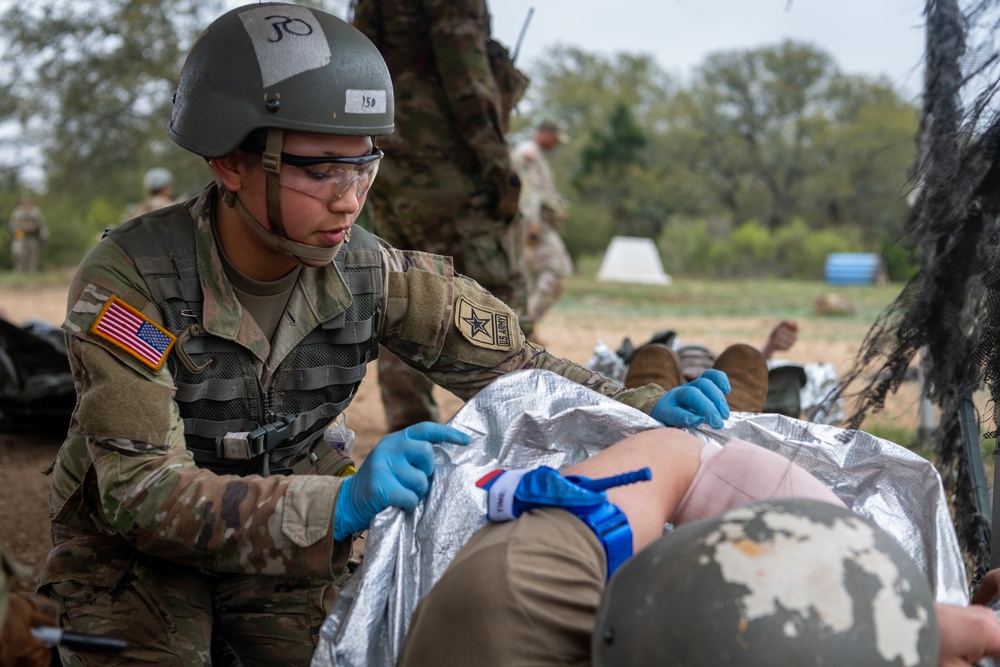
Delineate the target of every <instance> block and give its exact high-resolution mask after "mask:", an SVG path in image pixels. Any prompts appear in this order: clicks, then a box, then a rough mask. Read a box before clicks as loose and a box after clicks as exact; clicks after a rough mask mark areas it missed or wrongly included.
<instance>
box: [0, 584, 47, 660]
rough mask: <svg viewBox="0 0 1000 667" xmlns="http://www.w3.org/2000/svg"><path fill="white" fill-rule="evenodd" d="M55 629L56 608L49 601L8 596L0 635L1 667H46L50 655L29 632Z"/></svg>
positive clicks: (34, 596) (15, 594)
mask: <svg viewBox="0 0 1000 667" xmlns="http://www.w3.org/2000/svg"><path fill="white" fill-rule="evenodd" d="M58 625H59V615H58V608H57V607H56V605H55V603H54V602H52V600H49V599H48V598H46V597H42V596H41V595H23V594H21V593H11V595H10V600H9V602H8V605H7V616H6V618H5V619H4V623H3V631H2V632H0V665H23V666H24V667H49V664H50V663H51V662H52V652H51V650H50V649H48V648H46V646H45V644H43V643H42V642H41V640H39V639H36V638H35V637H34V636H33V635H32V634H31V628H35V627H40V626H58Z"/></svg>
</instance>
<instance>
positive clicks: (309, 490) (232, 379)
mask: <svg viewBox="0 0 1000 667" xmlns="http://www.w3.org/2000/svg"><path fill="white" fill-rule="evenodd" d="M215 202H216V189H215V186H209V187H208V188H207V189H206V190H205V192H203V193H202V195H201V196H200V197H198V198H197V199H194V200H191V201H189V202H187V203H185V204H183V205H178V206H175V207H171V208H167V209H163V210H161V211H157V212H154V213H152V214H149V215H148V216H144V217H142V218H140V219H138V220H136V221H133V222H131V223H129V224H127V225H125V226H123V227H122V228H119V229H118V230H115V232H113V233H111V234H110V235H109V236H108V237H107V238H105V239H104V240H103V241H102V242H101V243H99V244H98V245H97V246H96V247H95V248H94V249H93V250H92V251H91V252H90V254H89V255H88V256H87V257H86V258H85V259H84V261H83V263H82V264H81V266H80V269H79V271H78V273H77V276H76V278H75V280H74V282H73V285H72V286H71V288H70V294H69V300H68V314H67V318H66V321H65V323H64V325H63V326H64V329H65V331H66V334H67V339H68V349H69V356H70V363H71V366H72V369H73V373H74V378H75V381H76V385H77V407H76V411H75V413H74V417H73V421H72V423H71V426H70V433H69V434H68V436H67V439H66V441H65V443H64V445H63V447H62V449H61V450H60V452H59V455H58V458H57V460H56V463H55V465H54V468H53V477H52V483H51V502H52V511H53V535H54V541H55V542H56V546H57V549H56V550H54V551H53V554H54V555H53V556H50V559H49V562H48V563H47V564H46V569H47V573H45V572H43V576H42V577H41V580H42V581H43V583H44V580H46V579H52V578H58V577H59V576H60V572H63V573H65V572H68V571H71V570H72V569H74V568H75V567H76V565H75V564H74V563H73V562H70V560H72V558H71V550H69V549H66V550H65V552H66V553H67V556H66V562H64V563H60V562H59V556H58V553H59V549H58V547H59V544H60V543H66V542H70V541H72V540H74V539H77V538H81V539H82V538H84V537H89V536H99V535H100V536H104V537H105V538H107V539H112V540H114V541H115V542H116V543H117V544H118V545H119V546H120V547H121V546H130V547H131V548H135V549H138V550H140V551H142V552H145V553H147V554H150V555H153V556H158V557H161V558H166V559H170V560H174V561H177V562H181V563H184V564H188V565H191V566H193V567H198V568H202V569H205V570H208V571H212V572H230V573H243V574H254V573H261V574H280V575H286V576H303V577H321V578H328V577H331V576H332V573H333V572H334V571H335V569H339V567H341V566H342V565H343V563H344V561H346V558H347V555H348V553H349V545H347V544H341V543H335V542H334V539H333V530H332V522H333V512H334V507H335V505H336V500H337V493H338V492H339V489H340V484H341V483H342V478H341V477H337V476H336V473H337V472H338V471H339V470H341V469H342V468H343V467H344V466H345V465H346V464H347V463H349V461H347V460H346V459H344V458H343V457H342V456H339V455H337V454H336V453H335V452H331V451H323V449H324V448H323V446H322V445H323V441H322V439H321V438H320V437H319V436H320V435H321V434H322V431H323V429H324V428H325V426H326V425H327V424H328V423H329V421H330V420H331V419H332V418H333V417H334V416H336V414H339V412H340V411H342V410H343V409H344V408H346V407H347V405H348V404H349V403H350V400H351V398H353V396H354V393H355V392H356V389H357V386H358V384H359V383H360V382H361V378H362V377H363V375H364V366H365V364H366V363H367V361H369V360H370V359H371V358H373V357H374V354H375V349H376V346H377V344H379V343H381V344H383V345H385V346H386V347H387V348H388V349H390V350H391V351H393V352H394V353H395V354H397V355H398V356H400V358H402V359H404V360H406V361H407V363H409V364H411V365H412V366H414V367H416V368H418V369H421V370H423V371H424V372H425V373H426V374H427V375H428V376H429V377H430V378H431V379H432V380H434V381H435V382H436V383H438V384H439V385H441V386H443V387H445V388H446V389H448V390H450V391H452V392H453V393H455V394H456V395H458V396H459V397H462V398H466V399H468V398H470V397H471V396H473V395H474V394H475V393H476V392H477V391H479V389H481V388H483V387H484V386H486V385H487V384H489V382H491V381H492V380H493V379H495V378H496V377H498V376H499V375H501V374H503V373H507V372H511V371H515V370H520V369H526V368H541V369H547V370H551V371H554V372H557V373H559V374H561V375H563V376H565V377H568V378H570V379H573V380H575V381H577V382H580V383H581V384H584V385H586V386H588V387H591V388H593V389H595V390H597V391H599V392H601V393H603V394H605V395H609V396H613V397H615V398H617V399H619V400H621V401H623V402H626V403H628V404H630V405H633V406H634V407H637V408H639V409H642V410H645V411H647V412H648V411H649V410H651V409H652V407H653V405H655V403H656V401H657V400H658V399H659V398H660V396H662V391H661V390H656V389H654V388H653V387H645V388H642V389H635V390H625V389H622V388H621V387H620V386H619V385H617V384H616V383H614V382H611V381H609V380H607V379H605V378H604V377H602V376H600V375H598V374H596V373H592V372H590V371H587V370H586V369H584V368H582V367H580V366H578V365H576V364H573V363H572V362H569V361H567V360H564V359H559V358H556V357H553V356H552V355H550V354H548V353H547V352H545V351H544V350H542V349H541V348H538V347H536V346H534V345H532V344H530V343H527V342H526V341H525V340H524V338H523V336H522V334H521V333H520V330H519V328H518V326H517V321H516V317H515V316H514V314H513V313H512V312H511V311H510V310H509V309H508V308H507V307H506V306H505V305H504V304H503V303H502V302H500V301H499V300H497V299H495V298H494V297H493V296H491V295H490V294H489V293H487V292H485V291H484V290H483V289H482V288H480V287H479V286H478V285H477V284H476V283H475V282H473V281H471V280H469V279H468V278H465V277H464V276H461V275H458V274H455V273H454V271H453V269H452V264H451V260H450V259H449V258H446V257H440V256H435V255H429V254H425V253H419V252H411V251H400V250H395V249H393V248H391V247H389V246H387V245H386V244H385V243H384V242H382V241H381V240H380V239H378V238H376V237H374V236H371V235H370V234H368V233H367V232H365V231H364V230H362V229H359V228H355V229H354V230H353V235H352V237H353V238H352V240H351V241H350V242H349V243H347V244H345V246H344V248H343V249H342V250H341V252H340V253H339V254H338V258H337V259H336V261H335V262H334V263H332V264H330V265H328V266H325V267H321V268H304V269H303V270H302V271H301V273H300V275H299V277H298V280H297V283H296V285H295V287H294V288H293V291H292V295H291V297H290V298H289V301H288V304H287V306H286V309H285V312H284V313H283V316H282V318H281V321H280V323H279V325H278V327H277V329H276V331H275V334H274V336H273V337H272V339H271V340H270V341H269V340H266V339H265V338H264V337H263V334H262V333H261V331H260V329H259V327H257V325H256V323H255V322H254V321H253V319H252V318H251V317H250V316H249V315H248V314H247V313H246V311H245V310H244V309H243V308H242V307H241V305H240V303H239V302H238V300H237V299H236V298H235V296H234V292H233V288H232V285H231V284H230V283H229V281H228V279H227V277H226V274H225V271H224V270H223V265H222V261H221V259H220V256H219V253H220V250H219V248H218V247H217V245H216V241H215V236H214V234H213V232H212V225H213V222H212V218H213V214H212V211H213V210H214V206H215ZM185 226H186V229H187V230H188V234H189V237H190V238H189V239H188V241H184V236H185V235H184V234H179V233H178V230H183V229H185ZM185 248H190V249H191V250H192V251H193V254H185V252H184V249H185ZM113 307H114V308H118V309H119V310H123V312H124V311H127V313H126V314H131V315H132V316H133V317H134V318H135V319H137V320H138V321H141V322H142V323H143V324H144V325H146V324H148V326H151V327H155V328H156V329H157V330H159V329H160V327H162V328H163V331H166V332H170V333H171V334H172V335H173V336H176V337H177V340H176V341H175V342H174V343H173V345H172V346H171V347H169V348H167V350H166V352H165V353H164V354H165V359H164V363H162V365H160V366H157V365H156V364H150V363H149V360H148V359H147V360H145V361H144V360H142V359H140V358H139V356H137V355H136V354H135V353H134V351H130V350H128V349H126V347H123V346H122V345H121V344H120V341H117V342H116V341H115V340H112V339H109V337H108V336H107V335H102V332H101V331H100V324H101V322H102V321H104V320H105V318H106V316H107V313H108V312H109V309H111V308H113ZM192 325H193V328H192ZM185 332H187V333H185ZM154 334H155V332H154ZM213 363H215V366H214V367H213V366H212V364H213ZM203 374H205V375H203ZM268 426H271V427H272V430H281V429H285V431H284V432H285V433H286V434H287V435H289V437H288V438H285V439H280V441H278V446H277V447H276V448H275V449H274V450H272V451H271V452H269V453H262V452H263V449H261V447H263V448H264V449H266V446H267V444H268V442H269V441H268V438H267V437H264V438H263V439H261V438H257V439H256V440H255V439H254V438H253V437H250V438H249V439H243V440H241V439H240V438H239V437H235V438H234V437H230V438H229V439H228V440H227V438H226V437H225V434H226V433H229V434H230V435H232V434H233V433H236V434H239V433H243V434H247V433H250V434H251V435H252V433H253V432H254V431H255V430H259V429H261V428H264V429H265V430H267V428H266V427H268ZM314 443H318V444H316V446H314ZM241 446H242V447H247V448H248V449H247V450H246V451H245V452H244V453H245V455H244V457H243V459H242V460H241V459H236V458H231V457H234V456H236V455H237V454H238V453H239V451H238V450H239V447H241ZM227 447H228V448H229V449H227ZM254 447H257V448H258V449H257V450H255V449H254ZM258 450H259V451H258ZM227 456H229V457H230V458H226V457H227ZM247 456H250V457H252V458H250V459H249V460H248V459H247V458H246V457H247ZM306 457H308V458H306ZM303 459H305V460H306V465H305V466H303V465H302V461H303ZM264 460H267V461H268V466H265V465H264V463H263V461H264ZM269 467H270V468H272V469H271V470H268V469H267V468H269ZM213 468H214V469H213ZM276 469H280V472H282V473H286V474H271V475H269V476H263V475H260V474H251V473H252V472H253V471H254V470H256V471H257V472H276V471H277V470H276ZM303 471H304V472H307V473H308V474H297V473H300V472H303ZM226 473H228V474H226ZM287 473H292V474H287Z"/></svg>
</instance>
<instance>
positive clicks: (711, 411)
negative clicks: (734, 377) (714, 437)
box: [651, 368, 730, 428]
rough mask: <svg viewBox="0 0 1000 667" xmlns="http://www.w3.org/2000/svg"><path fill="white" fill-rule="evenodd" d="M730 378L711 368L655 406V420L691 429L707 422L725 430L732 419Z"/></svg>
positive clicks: (667, 395)
mask: <svg viewBox="0 0 1000 667" xmlns="http://www.w3.org/2000/svg"><path fill="white" fill-rule="evenodd" d="M729 392H730V387H729V378H728V377H726V374H725V373H723V372H722V371H720V370H716V369H714V368H710V369H709V370H707V371H705V372H704V373H702V374H701V375H699V376H698V377H697V378H696V379H694V380H691V382H688V383H687V384H684V385H681V386H680V387H674V388H673V389H671V390H670V391H668V392H667V393H666V395H664V397H663V398H661V399H660V400H659V402H657V404H656V406H655V407H653V411H652V413H651V415H652V417H653V419H655V420H657V421H658V422H660V423H662V424H666V425H667V426H676V427H678V428H688V427H692V426H700V425H701V424H704V423H705V422H706V421H707V422H708V425H709V426H711V427H712V428H722V424H723V421H725V420H726V419H729V403H727V402H726V394H728V393H729Z"/></svg>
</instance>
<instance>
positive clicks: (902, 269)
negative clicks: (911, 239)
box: [882, 241, 920, 282]
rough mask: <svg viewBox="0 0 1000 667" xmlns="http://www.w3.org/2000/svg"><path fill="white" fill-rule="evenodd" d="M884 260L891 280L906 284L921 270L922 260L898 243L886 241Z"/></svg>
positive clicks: (883, 250) (883, 248) (912, 251)
mask: <svg viewBox="0 0 1000 667" xmlns="http://www.w3.org/2000/svg"><path fill="white" fill-rule="evenodd" d="M882 259H883V261H884V262H885V269H886V273H887V274H888V275H889V280H894V281H899V282H906V281H908V280H909V279H910V278H912V277H913V276H915V275H916V273H917V271H918V270H920V259H919V257H917V254H916V252H915V251H914V250H913V249H911V248H906V247H904V246H902V245H899V244H897V243H890V242H888V241H886V242H885V243H884V244H883V246H882Z"/></svg>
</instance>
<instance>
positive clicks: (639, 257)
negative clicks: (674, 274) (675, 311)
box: [597, 236, 670, 285]
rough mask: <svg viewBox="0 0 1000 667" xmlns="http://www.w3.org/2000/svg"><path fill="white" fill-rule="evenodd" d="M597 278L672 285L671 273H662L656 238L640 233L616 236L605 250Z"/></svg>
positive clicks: (622, 281)
mask: <svg viewBox="0 0 1000 667" xmlns="http://www.w3.org/2000/svg"><path fill="white" fill-rule="evenodd" d="M597 279H598V280H611V281H615V282H620V283H645V284H649V285H669V284H670V276H668V275H667V274H666V273H664V272H663V262H661V261H660V253H659V252H658V251H657V250H656V244H654V243H653V239H649V238H643V237H638V236H615V237H614V238H612V239H611V243H609V244H608V249H607V250H605V251H604V259H602V260H601V268H600V269H599V270H598V271H597Z"/></svg>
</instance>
